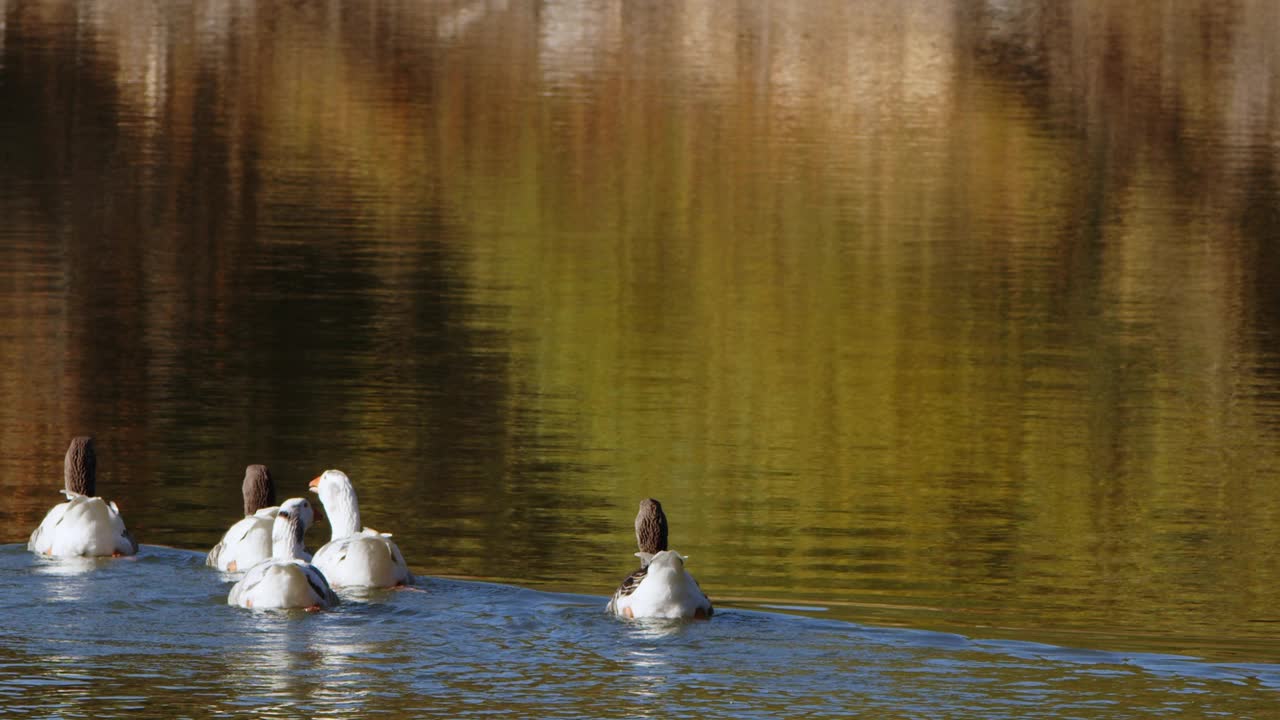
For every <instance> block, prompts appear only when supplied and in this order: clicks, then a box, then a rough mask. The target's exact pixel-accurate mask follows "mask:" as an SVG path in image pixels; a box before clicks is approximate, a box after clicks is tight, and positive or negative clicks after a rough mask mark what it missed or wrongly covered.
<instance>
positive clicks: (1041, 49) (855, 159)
mask: <svg viewBox="0 0 1280 720" xmlns="http://www.w3.org/2000/svg"><path fill="white" fill-rule="evenodd" d="M1277 17H1278V16H1277V10H1276V8H1275V7H1274V6H1273V4H1271V3H1265V2H1244V3H1235V4H1232V5H1231V6H1230V7H1220V6H1219V5H1218V4H1214V3H1207V2H1206V3H1192V4H1191V5H1179V6H1178V7H1176V8H1175V7H1166V6H1165V4H1160V3H1136V4H1127V5H1123V6H1118V5H1116V4H1114V3H1099V2H1093V1H1091V0H1079V1H1078V2H1072V3H1067V4H1062V3H1034V2H1031V3H992V4H989V5H986V6H972V5H970V4H964V3H956V4H952V5H946V4H941V5H940V4H938V3H933V2H911V3H906V4H888V5H886V4H883V3H871V2H852V3H848V2H829V3H824V2H816V3H794V4H777V3H746V2H702V3H691V4H688V5H684V6H681V7H676V8H664V7H658V6H653V5H649V4H644V3H627V2H620V1H600V2H587V1H582V2H548V3H542V4H530V3H511V2H501V1H498V0H488V1H484V0H475V1H473V2H455V3H440V4H429V5H421V4H417V3H394V2H393V3H382V4H379V5H377V6H376V7H366V6H363V5H358V6H356V5H348V4H341V3H320V4H315V3H309V4H301V5H297V4H295V5H283V6H277V5H273V4H253V3H250V4H236V5H226V4H219V3H196V4H194V5H191V6H184V7H164V8H158V7H153V6H146V7H134V6H133V5H132V4H111V3H99V4H93V3H90V4H88V5H84V4H72V3H41V4H37V5H32V4H22V5H20V6H12V7H9V6H6V8H5V23H4V26H3V33H4V38H3V44H0V48H3V50H2V51H3V63H2V64H0V125H2V127H3V130H4V132H3V133H0V135H2V136H3V137H2V138H0V149H3V151H4V156H5V157H6V158H12V161H6V163H5V164H4V166H3V167H0V173H2V174H3V179H4V182H3V189H2V190H0V211H3V212H4V214H5V216H6V217H8V218H12V219H13V221H12V222H11V223H9V225H8V227H7V228H5V229H4V230H0V233H3V235H0V237H2V238H3V242H4V247H5V261H6V262H5V264H6V265H7V267H8V268H10V269H9V270H5V271H0V272H3V274H2V275H0V277H2V278H3V281H4V284H3V286H0V297H2V298H3V300H2V301H0V302H3V304H4V305H3V308H4V310H5V312H4V313H3V315H4V317H5V319H3V320H0V323H3V324H0V328H3V333H4V337H3V340H4V342H3V343H0V346H2V347H3V349H2V350H0V352H3V353H4V359H5V363H4V367H5V370H4V371H3V372H0V388H3V390H4V394H5V397H6V398H12V399H13V400H12V402H8V403H7V407H6V408H5V409H4V410H3V411H0V418H3V423H0V443H2V445H0V447H2V448H3V461H2V465H0V471H2V472H3V476H2V477H3V479H0V483H4V484H5V486H6V488H11V489H12V491H13V492H14V493H15V494H16V495H17V496H18V499H17V501H16V502H15V504H14V505H13V509H11V510H8V511H7V512H9V513H11V514H12V517H13V518H14V519H13V522H11V523H10V524H9V525H10V526H11V527H14V528H22V527H30V526H34V523H35V522H36V521H38V519H39V514H40V513H42V512H43V511H44V509H45V507H46V506H47V503H46V502H45V500H46V497H45V496H46V495H47V494H48V493H46V491H45V488H44V487H43V485H40V484H38V483H36V482H34V481H32V482H31V483H27V482H25V481H24V480H21V479H22V478H51V479H56V477H57V467H56V463H57V458H59V457H60V455H61V448H62V447H63V446H64V445H65V441H66V438H67V437H69V436H70V435H71V434H75V433H78V432H94V433H96V434H97V435H98V436H99V438H100V443H101V446H102V447H103V455H104V461H105V462H104V475H105V477H104V487H110V488H112V490H113V493H114V490H115V489H117V488H118V489H119V493H118V495H120V496H122V497H123V500H124V502H123V503H122V504H124V505H125V507H126V508H127V509H136V512H138V513H139V514H140V515H141V517H140V521H141V527H140V528H135V533H136V534H137V535H138V536H139V537H140V538H143V539H144V540H148V539H149V540H150V541H152V542H165V543H173V544H178V545H182V546H188V547H204V546H207V545H209V544H212V542H213V541H214V540H215V539H216V537H217V533H218V532H219V531H220V530H221V529H222V528H223V527H225V523H226V522H227V521H228V518H227V514H228V512H230V511H231V509H234V507H236V502H235V497H236V492H237V491H236V488H237V487H238V484H237V483H238V477H239V473H240V471H241V470H242V468H243V466H244V465H245V464H246V463H248V462H266V463H268V464H270V465H271V466H272V468H273V472H275V471H277V469H278V474H279V476H280V477H281V478H282V479H283V482H284V483H285V484H286V485H287V486H291V487H294V488H295V489H298V490H297V492H292V491H288V490H286V491H285V496H289V495H290V494H301V492H302V491H301V490H300V488H301V486H302V484H303V483H305V481H306V479H307V478H309V477H311V476H312V475H314V474H315V473H317V472H319V471H321V470H323V469H324V468H325V467H330V466H340V467H343V469H345V470H347V471H348V472H350V473H351V475H352V477H353V478H355V479H356V482H357V484H358V486H359V487H360V488H361V493H362V495H361V500H362V507H363V506H367V507H368V508H369V509H368V510H367V511H366V513H367V517H366V520H367V521H368V522H369V523H370V524H371V525H374V526H376V527H379V528H382V529H387V530H391V531H393V532H395V533H396V535H397V539H398V541H401V542H400V544H401V546H402V547H404V548H405V550H406V554H407V555H409V556H410V560H411V562H412V563H414V564H415V565H416V566H417V567H418V569H420V570H423V571H426V572H441V573H454V574H469V575H479V576H484V577H495V578H503V579H510V580H513V581H539V582H548V583H553V584H556V585H557V586H560V587H567V588H574V589H581V590H592V591H598V592H601V593H604V592H607V591H608V590H609V589H611V587H612V584H613V583H614V582H615V581H616V579H617V577H618V576H620V574H621V573H624V572H626V570H628V569H629V568H628V567H627V565H628V563H629V562H630V561H631V558H630V556H629V553H628V552H627V550H628V549H629V539H628V534H627V528H628V527H629V519H628V513H629V512H630V510H629V509H630V508H633V507H634V505H635V502H636V500H637V499H638V498H640V497H644V496H648V495H654V496H658V497H661V498H662V499H663V501H664V503H665V504H667V505H668V507H670V508H671V513H672V522H673V543H674V542H676V541H677V539H678V544H679V547H680V548H681V549H682V550H683V551H685V552H688V553H689V554H690V555H691V556H693V558H694V561H693V562H694V565H693V567H696V568H697V572H698V576H699V578H700V579H701V580H702V582H703V583H704V585H705V586H707V587H708V588H709V589H710V590H711V594H712V595H713V597H714V596H715V595H716V594H717V590H722V591H723V592H724V593H725V594H728V595H737V596H752V597H766V596H791V597H801V598H805V597H817V598H819V599H822V598H828V599H834V600H839V601H843V602H849V601H880V600H885V599H888V600H891V601H902V602H904V603H913V604H918V605H929V606H936V607H940V608H951V609H954V612H955V615H956V617H959V618H961V621H962V622H963V621H964V619H965V618H968V617H969V616H968V615H967V613H970V612H974V613H990V614H996V615H999V614H1000V613H1005V614H1006V615H1008V616H1010V617H1011V618H1012V620H1013V621H1018V622H1025V623H1028V624H1037V623H1040V622H1044V621H1045V618H1054V619H1055V622H1060V623H1065V624H1070V623H1072V622H1077V621H1078V622H1080V623H1081V624H1084V625H1088V624H1089V623H1106V624H1115V625H1120V626H1126V625H1140V624H1142V623H1146V622H1148V621H1149V620H1150V618H1151V616H1152V615H1153V614H1154V611H1155V610H1157V609H1164V608H1169V607H1173V606H1177V607H1179V608H1184V609H1185V612H1183V613H1181V614H1179V615H1177V617H1178V620H1177V622H1178V623H1181V624H1186V625H1198V626H1201V627H1205V628H1213V629H1225V631H1226V632H1238V633H1242V634H1249V633H1253V632H1258V631H1257V630H1256V629H1251V628H1252V626H1249V625H1248V624H1247V623H1248V622H1249V621H1250V620H1252V619H1257V618H1258V617H1262V616H1266V614H1267V613H1268V612H1270V611H1269V610H1268V609H1267V607H1266V606H1265V605H1264V604H1263V597H1264V595H1263V594H1262V593H1259V592H1257V591H1256V590H1255V591H1251V593H1252V594H1251V595H1250V596H1249V597H1246V598H1244V599H1241V598H1240V597H1238V596H1235V595H1230V594H1229V593H1228V592H1227V591H1226V590H1225V589H1224V588H1227V587H1232V586H1240V585H1244V586H1247V587H1250V588H1255V589H1256V588H1263V587H1267V586H1274V580H1275V578H1276V577H1277V574H1280V567H1277V565H1276V563H1275V562H1272V561H1271V559H1267V558H1261V559H1260V558H1258V557H1257V556H1256V554H1255V553H1254V552H1253V550H1254V549H1255V548H1259V547H1275V546H1276V542H1275V540H1276V538H1275V532H1276V531H1275V530H1274V528H1275V527H1277V525H1276V523H1274V522H1272V520H1273V519H1274V517H1275V516H1276V515H1277V513H1280V506H1278V505H1277V503H1280V500H1277V499H1276V496H1275V494H1274V493H1269V492H1267V491H1266V487H1267V485H1266V482H1265V480H1262V479H1261V478H1267V477H1270V462H1269V460H1268V459H1267V458H1269V457H1271V456H1273V455H1274V454H1275V450H1276V449H1277V448H1276V444H1277V438H1276V432H1275V429H1276V425H1275V422H1274V420H1272V419H1271V417H1272V416H1273V415H1274V413H1272V412H1271V411H1272V409H1273V408H1274V405H1275V402H1274V398H1275V397H1276V396H1277V395H1276V389H1275V383H1276V379H1277V376H1278V374H1277V372H1276V368H1278V367H1280V361H1277V347H1276V345H1275V334H1274V333H1273V332H1271V327H1272V325H1273V323H1272V320H1273V318H1274V315H1275V309H1274V307H1275V302H1274V301H1275V299H1276V297H1275V293H1274V292H1273V291H1272V290H1271V288H1272V287H1273V286H1274V284H1275V283H1273V282H1272V279H1273V278H1272V275H1273V274H1274V273H1273V272H1272V270H1271V269H1270V268H1272V266H1273V265H1274V263H1272V262H1271V254H1272V252H1273V250H1272V249H1271V244H1272V243H1270V242H1268V240H1269V239H1270V238H1271V237H1272V236H1274V235H1275V231H1276V227H1277V225H1276V216H1275V213H1274V212H1272V211H1271V210H1269V208H1274V207H1277V202H1276V201H1277V193H1276V187H1277V184H1276V182H1275V176H1276V169H1277V160H1276V151H1275V148H1276V147H1277V143H1276V138H1277V123H1276V113H1275V112H1274V105H1275V102H1274V100H1273V98H1274V97H1278V96H1280V95H1277V93H1276V90H1277V88H1276V82H1277V80H1276V78H1277V77H1280V73H1275V72H1272V70H1273V69H1274V67H1275V65H1276V62H1277V51H1276V50H1275V49H1274V48H1273V43H1272V42H1271V39H1272V37H1273V36H1274V32H1272V31H1273V30H1274V29H1275V28H1276V23H1277V21H1278V20H1277ZM55 486H56V482H55V483H53V485H51V486H50V489H56V487H55ZM174 507H182V508H187V509H189V510H191V511H192V512H191V513H189V514H187V515H185V516H183V518H182V519H181V520H180V519H178V518H176V517H174V516H172V515H171V514H170V513H169V512H167V510H168V509H171V508H174ZM126 515H127V516H128V515H129V513H128V512H127V511H126ZM191 517H198V518H200V522H198V523H196V526H195V527H191V526H190V523H189V522H188V521H189V519H190V518H191ZM182 523H186V524H182ZM131 527H133V521H132V519H131ZM322 530H323V528H322ZM20 534H21V533H20V532H18V531H14V535H13V537H12V538H10V540H11V541H16V540H17V539H18V535H20ZM148 534H149V536H148ZM566 548H571V549H572V550H571V551H568V550H566ZM415 550H417V552H415ZM1046 589H1051V590H1056V591H1057V592H1056V593H1054V592H1050V593H1046ZM1171 598H1173V599H1175V600H1176V602H1175V601H1170V599H1171ZM1041 613H1043V614H1041ZM984 617H986V616H984ZM1006 619H1008V618H1006Z"/></svg>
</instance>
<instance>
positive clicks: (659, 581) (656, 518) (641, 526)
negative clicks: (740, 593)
mask: <svg viewBox="0 0 1280 720" xmlns="http://www.w3.org/2000/svg"><path fill="white" fill-rule="evenodd" d="M636 543H637V544H638V545H639V546H640V552H638V553H636V557H639V558H640V568H639V569H637V570H635V571H633V572H632V573H631V574H630V575H628V576H627V577H626V579H624V580H623V581H622V585H620V586H619V587H618V589H617V591H616V592H614V594H613V598H612V599H611V600H609V606H608V608H607V611H608V612H610V613H613V614H614V615H617V616H619V617H625V618H663V619H670V620H677V619H689V618H696V619H701V620H707V619H710V618H711V616H712V614H714V613H715V609H714V608H713V607H712V606H711V600H710V599H709V598H708V597H707V596H706V594H705V593H703V592H702V588H701V587H699V586H698V581H697V580H694V579H693V576H692V575H690V574H689V572H688V571H687V570H685V569H684V561H685V559H686V558H685V557H684V556H683V555H681V554H680V553H677V552H675V551H673V550H668V549H667V516H666V514H665V513H663V512H662V504H661V503H659V502H658V501H657V500H654V499H652V498H649V499H647V500H644V501H643V502H641V503H640V512H639V513H638V514H637V515H636Z"/></svg>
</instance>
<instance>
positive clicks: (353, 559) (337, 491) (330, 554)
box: [309, 470, 413, 588]
mask: <svg viewBox="0 0 1280 720" xmlns="http://www.w3.org/2000/svg"><path fill="white" fill-rule="evenodd" d="M309 487H310V489H311V491H312V492H314V493H316V494H317V495H318V496H319V497H320V503H321V504H322V505H323V506H324V512H325V514H326V515H328V517H329V525H330V526H331V527H332V528H333V536H332V538H331V539H330V540H329V542H327V543H325V544H324V545H323V546H321V548H320V549H319V550H317V551H316V554H315V558H314V559H313V560H312V562H313V563H314V564H315V566H316V567H318V568H320V570H321V571H322V572H324V574H325V577H327V578H328V579H329V582H330V583H331V584H332V585H333V586H334V587H339V588H341V587H365V588H389V587H397V586H401V585H410V584H412V583H413V575H412V574H410V572H409V567H408V565H406V564H405V561H404V556H403V555H401V554H400V548H399V547H398V546H397V545H396V544H395V541H393V540H392V539H391V535H390V533H383V532H378V531H377V530H374V529H373V528H367V527H364V526H363V525H361V524H360V504H359V502H358V501H357V500H356V490H355V487H354V486H353V485H352V484H351V478H349V477H347V474H346V473H344V472H342V471H341V470H325V471H324V472H323V473H322V474H321V475H319V476H318V477H316V478H315V479H313V480H312V481H311V482H310V484H309Z"/></svg>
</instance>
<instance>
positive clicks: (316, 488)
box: [310, 470, 364, 540]
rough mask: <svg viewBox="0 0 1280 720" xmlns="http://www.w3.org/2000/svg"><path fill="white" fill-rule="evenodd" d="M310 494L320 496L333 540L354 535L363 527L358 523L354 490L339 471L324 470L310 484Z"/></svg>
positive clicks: (357, 503) (344, 474) (349, 479)
mask: <svg viewBox="0 0 1280 720" xmlns="http://www.w3.org/2000/svg"><path fill="white" fill-rule="evenodd" d="M310 488H311V492H313V493H315V494H317V495H319V496H320V503H321V504H322V505H324V511H325V514H326V515H328V516H329V525H330V526H331V527H332V528H333V539H334V540H338V539H341V538H344V537H349V536H351V535H356V534H358V533H359V532H360V529H361V528H362V527H364V526H363V525H362V524H361V523H360V503H359V502H358V501H357V500H356V489H355V487H354V486H353V485H352V484H351V478H349V477H347V474H346V473H344V472H342V471H341V470H325V471H324V472H323V473H321V474H320V476H319V477H317V478H315V479H314V480H312V481H311V483H310Z"/></svg>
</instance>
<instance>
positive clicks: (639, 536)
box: [636, 498, 667, 555]
mask: <svg viewBox="0 0 1280 720" xmlns="http://www.w3.org/2000/svg"><path fill="white" fill-rule="evenodd" d="M636 544H637V545H639V546H640V552H642V553H649V554H650V555H654V554H657V553H660V552H662V551H663V550H666V549H667V515H666V513H664V512H662V503H660V502H658V501H657V500H654V499H653V498H647V499H645V500H641V501H640V512H639V513H638V514H637V515H636Z"/></svg>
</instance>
